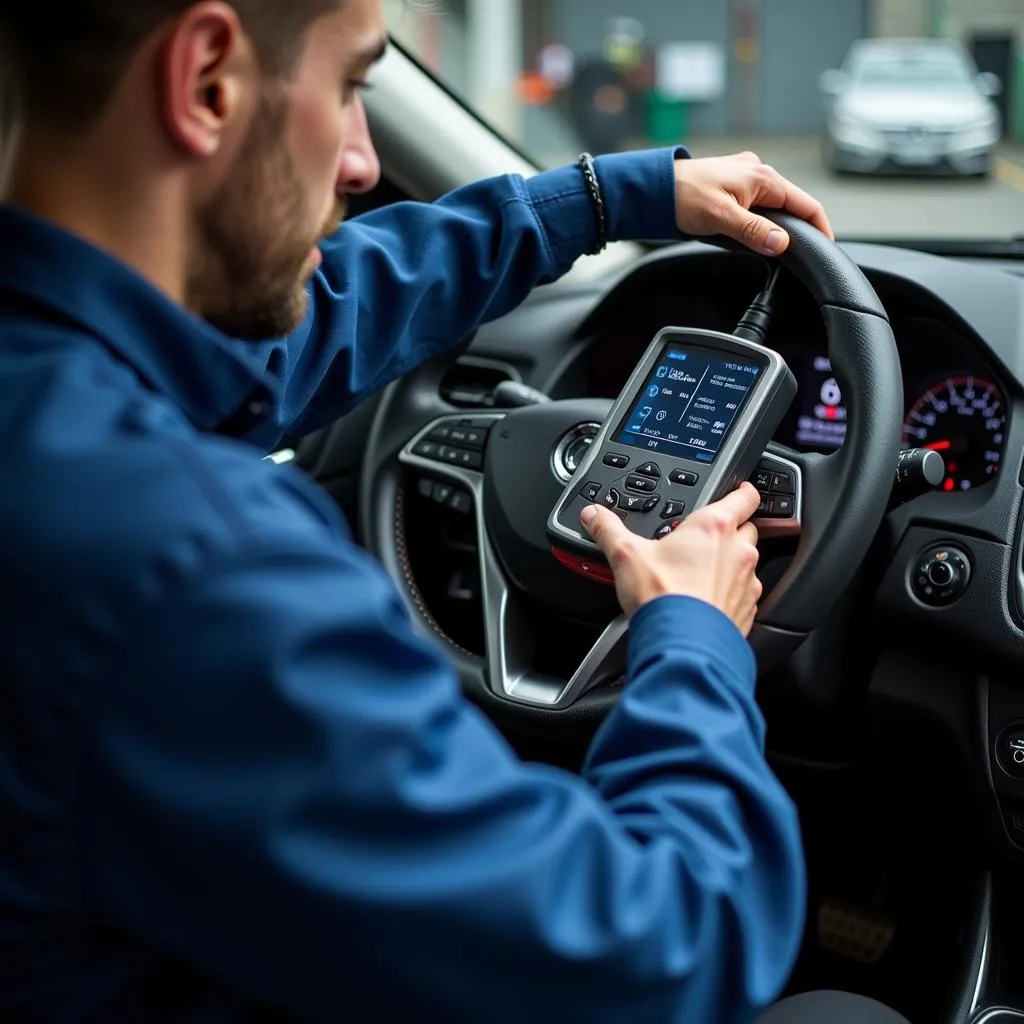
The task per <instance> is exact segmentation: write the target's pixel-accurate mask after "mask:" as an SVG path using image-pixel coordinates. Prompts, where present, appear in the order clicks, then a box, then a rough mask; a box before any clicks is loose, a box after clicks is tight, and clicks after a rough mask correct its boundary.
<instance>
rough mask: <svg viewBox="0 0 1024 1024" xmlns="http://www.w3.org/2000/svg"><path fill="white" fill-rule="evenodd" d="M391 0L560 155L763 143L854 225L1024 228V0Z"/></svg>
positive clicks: (489, 114)
mask: <svg viewBox="0 0 1024 1024" xmlns="http://www.w3.org/2000/svg"><path fill="white" fill-rule="evenodd" d="M384 2H385V9H386V13H387V16H388V20H389V27H390V29H391V32H392V34H393V35H394V37H395V39H396V41H397V42H398V43H399V44H400V45H402V46H403V47H404V48H405V49H407V50H408V51H409V52H410V53H412V54H413V55H414V56H415V57H416V58H417V59H418V60H419V61H420V62H421V63H422V64H423V65H424V66H425V67H426V68H427V69H428V70H429V71H430V72H431V73H433V74H434V75H436V76H437V77H438V78H439V79H440V80H441V81H443V82H444V84H445V85H446V86H447V87H448V88H449V89H450V90H451V91H452V92H453V93H455V94H456V95H457V96H459V97H460V98H461V99H462V100H463V101H464V102H465V103H466V104H467V105H468V106H469V107H471V108H472V109H473V110H474V111H475V112H476V113H477V114H479V115H480V116H481V117H482V118H484V119H485V120H486V121H488V122H489V123H490V124H492V125H493V126H494V127H495V128H496V129H497V130H498V131H499V132H501V133H503V134H504V135H505V136H506V137H507V138H509V139H510V140H511V141H513V142H515V143H516V144H517V145H518V146H519V148H520V149H522V150H524V151H525V152H526V153H528V154H530V155H531V156H532V157H533V159H534V160H535V161H536V162H537V163H538V164H540V165H541V166H554V165H557V164H561V163H564V162H567V161H571V160H574V159H575V158H576V156H577V155H578V154H579V153H580V152H581V151H582V150H589V151H590V152H594V153H602V152H614V151H620V150H628V149H637V148H645V147H650V146H664V145H673V144H676V143H682V144H684V145H686V146H688V147H689V149H690V150H691V152H693V153H694V155H697V156H703V155H712V154H719V153H728V152H737V151H741V150H744V149H752V150H754V151H755V152H756V153H757V154H758V155H759V156H760V157H761V158H762V159H763V160H765V161H766V162H768V163H771V164H772V165H774V166H776V167H777V168H778V169H779V170H780V171H781V172H782V173H784V174H785V175H787V176H788V177H790V178H791V179H792V180H794V181H796V182H797V183H799V184H800V185H802V186H803V187H804V188H806V189H807V190H808V191H810V192H812V193H813V194H815V195H817V196H818V197H820V198H821V199H822V200H823V201H824V202H825V204H826V206H827V208H828V211H829V214H830V217H831V219H832V222H833V224H834V225H835V227H836V230H837V232H838V233H839V234H840V235H841V236H842V237H846V238H875V239H882V240H887V239H908V240H913V239H944V240H951V241H957V240H977V239H985V240H1008V239H1012V238H1017V237H1020V236H1024V57H1022V56H1021V55H1020V54H1021V53H1022V52H1024V47H1022V46H1021V43H1022V42H1024V35H1022V26H1024V0H930V2H928V3H923V2H922V3H917V2H915V3H908V2H907V0H815V2H814V3H808V2H807V0H714V2H709V0H630V2H629V3H622V2H621V0H587V2H585V3H584V2H582V0H384ZM879 43H881V44H883V46H884V47H885V50H884V52H883V51H878V52H872V48H873V47H877V46H878V44H879ZM840 69H842V70H840Z"/></svg>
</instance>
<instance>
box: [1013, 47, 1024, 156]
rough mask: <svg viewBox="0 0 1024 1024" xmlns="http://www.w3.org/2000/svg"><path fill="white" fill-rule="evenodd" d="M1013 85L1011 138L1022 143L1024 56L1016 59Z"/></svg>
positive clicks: (1023, 138) (1023, 127) (1023, 129)
mask: <svg viewBox="0 0 1024 1024" xmlns="http://www.w3.org/2000/svg"><path fill="white" fill-rule="evenodd" d="M1014 71H1015V74H1014V76H1013V77H1014V83H1013V102H1012V111H1013V113H1012V117H1013V137H1014V139H1016V140H1017V142H1024V56H1021V57H1018V58H1017V66H1016V68H1015V69H1014Z"/></svg>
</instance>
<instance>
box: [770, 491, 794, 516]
mask: <svg viewBox="0 0 1024 1024" xmlns="http://www.w3.org/2000/svg"><path fill="white" fill-rule="evenodd" d="M793 514H794V507H793V496H792V495H791V494H776V495H772V496H771V497H769V499H768V515H769V516H772V517H773V518H775V519H792V518H793Z"/></svg>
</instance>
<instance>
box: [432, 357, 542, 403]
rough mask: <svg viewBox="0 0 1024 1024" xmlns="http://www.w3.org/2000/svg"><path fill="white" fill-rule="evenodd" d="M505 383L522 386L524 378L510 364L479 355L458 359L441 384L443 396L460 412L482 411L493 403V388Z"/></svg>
mask: <svg viewBox="0 0 1024 1024" xmlns="http://www.w3.org/2000/svg"><path fill="white" fill-rule="evenodd" d="M506 380H512V381H515V382H516V383H518V384H521V383H522V376H521V375H520V373H519V371H518V370H517V369H516V368H515V367H514V366H512V365H511V364H509V363H503V362H501V361H500V360H497V359H484V358H481V357H480V356H459V358H458V359H457V360H456V361H455V362H454V363H452V365H451V366H450V367H449V368H448V372H447V373H445V375H444V378H443V379H442V381H441V386H440V392H441V397H442V398H443V399H444V400H445V401H446V402H448V403H449V404H450V405H454V406H456V407H458V408H460V409H479V408H480V407H481V406H489V405H493V404H494V398H493V395H494V389H495V388H496V387H497V386H498V385H499V384H501V383H502V381H506Z"/></svg>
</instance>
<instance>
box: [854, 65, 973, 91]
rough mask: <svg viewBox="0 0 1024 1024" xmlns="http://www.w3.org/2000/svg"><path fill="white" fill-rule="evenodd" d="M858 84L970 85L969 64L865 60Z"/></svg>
mask: <svg viewBox="0 0 1024 1024" xmlns="http://www.w3.org/2000/svg"><path fill="white" fill-rule="evenodd" d="M855 77H856V81H857V84H858V85H882V86H895V87H896V88H902V89H934V88H942V87H943V86H955V87H959V86H965V85H969V84H970V81H971V76H970V74H969V72H968V69H967V66H966V64H964V63H963V62H962V61H958V60H943V59H938V60H936V59H935V58H927V57H925V58H921V57H904V58H888V59H881V60H866V61H864V62H863V63H862V64H861V66H860V69H859V70H858V72H857V74H856V76H855Z"/></svg>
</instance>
